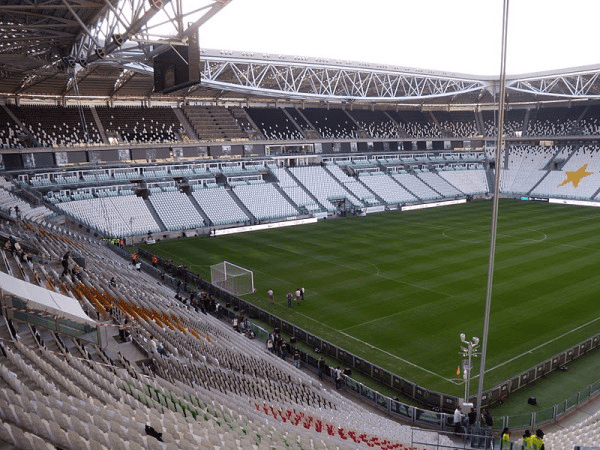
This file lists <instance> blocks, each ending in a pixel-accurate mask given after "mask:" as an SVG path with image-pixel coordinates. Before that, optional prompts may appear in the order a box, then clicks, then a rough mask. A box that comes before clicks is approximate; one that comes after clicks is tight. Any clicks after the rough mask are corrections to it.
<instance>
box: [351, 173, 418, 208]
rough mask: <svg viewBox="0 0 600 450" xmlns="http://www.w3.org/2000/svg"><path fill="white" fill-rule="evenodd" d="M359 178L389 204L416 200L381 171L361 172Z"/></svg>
mask: <svg viewBox="0 0 600 450" xmlns="http://www.w3.org/2000/svg"><path fill="white" fill-rule="evenodd" d="M359 179H360V181H361V182H362V183H364V184H365V185H366V186H367V187H368V188H369V189H371V190H372V191H373V192H375V194H377V196H379V197H380V198H382V199H383V200H384V201H385V202H386V203H387V204H388V205H390V206H391V205H397V204H402V203H412V202H415V201H417V198H416V197H415V196H414V195H412V194H411V193H410V192H408V191H407V190H406V189H404V188H403V187H402V185H401V184H399V183H397V182H396V181H394V179H393V178H391V177H390V176H388V175H386V174H384V173H383V172H379V171H378V172H367V173H365V174H361V175H360V176H359Z"/></svg>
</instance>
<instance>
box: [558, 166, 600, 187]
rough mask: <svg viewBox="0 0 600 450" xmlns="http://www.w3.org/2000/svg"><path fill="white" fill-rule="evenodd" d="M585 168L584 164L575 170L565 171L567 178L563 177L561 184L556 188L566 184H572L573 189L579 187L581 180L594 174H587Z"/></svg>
mask: <svg viewBox="0 0 600 450" xmlns="http://www.w3.org/2000/svg"><path fill="white" fill-rule="evenodd" d="M587 166H588V165H587V164H584V165H583V166H581V167H580V168H579V169H577V170H567V171H566V174H567V176H566V177H565V179H564V180H563V182H562V183H560V184H559V185H558V187H561V186H564V185H565V184H567V183H573V187H574V188H576V187H577V186H579V182H580V181H581V179H582V178H585V177H589V176H590V175H591V174H593V173H594V172H587V171H586V170H585V169H587Z"/></svg>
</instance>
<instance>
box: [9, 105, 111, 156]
mask: <svg viewBox="0 0 600 450" xmlns="http://www.w3.org/2000/svg"><path fill="white" fill-rule="evenodd" d="M7 107H8V108H10V110H11V111H12V113H13V114H14V115H15V116H16V117H17V118H18V119H19V120H20V121H21V123H22V124H23V126H24V127H25V128H27V130H28V131H29V133H31V136H32V137H33V139H34V140H35V142H37V143H38V144H39V145H40V146H42V147H55V146H58V147H70V146H73V145H78V144H89V143H94V144H101V143H104V142H103V140H102V137H101V136H100V132H99V131H98V127H97V126H96V122H95V120H94V117H93V116H92V113H91V111H90V108H89V107H88V106H81V107H78V106H68V107H62V106H54V105H22V106H20V107H15V106H14V105H7ZM17 133H19V131H17ZM12 137H13V138H14V133H13V136H12ZM14 142H15V141H14V139H13V143H14Z"/></svg>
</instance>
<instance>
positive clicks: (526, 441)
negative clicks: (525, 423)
mask: <svg viewBox="0 0 600 450" xmlns="http://www.w3.org/2000/svg"><path fill="white" fill-rule="evenodd" d="M532 439H533V436H532V435H531V431H529V430H525V433H524V434H523V447H524V448H525V449H530V448H533V447H532Z"/></svg>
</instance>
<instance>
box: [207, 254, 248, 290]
mask: <svg viewBox="0 0 600 450" xmlns="http://www.w3.org/2000/svg"><path fill="white" fill-rule="evenodd" d="M210 282H211V283H212V284H214V285H215V286H217V287H219V288H221V289H223V290H224V291H227V292H229V293H230V294H235V295H244V294H251V293H252V292H254V273H253V272H252V271H251V270H248V269H244V268H243V267H240V266H236V265H235V264H232V263H230V262H228V261H223V262H222V263H219V264H214V265H212V266H210Z"/></svg>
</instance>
